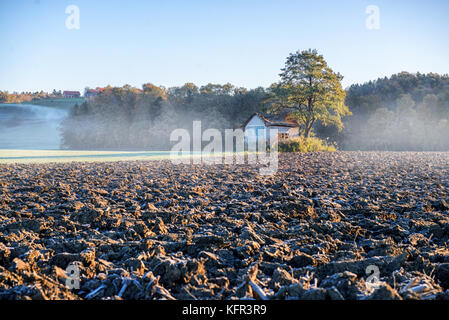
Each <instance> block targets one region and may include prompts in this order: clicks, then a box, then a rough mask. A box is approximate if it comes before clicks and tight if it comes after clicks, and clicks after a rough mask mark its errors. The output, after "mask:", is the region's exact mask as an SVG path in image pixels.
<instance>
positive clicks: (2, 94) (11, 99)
mask: <svg viewBox="0 0 449 320" xmlns="http://www.w3.org/2000/svg"><path fill="white" fill-rule="evenodd" d="M61 97H62V93H61V91H60V90H59V91H56V90H53V92H52V93H47V92H44V91H39V92H37V91H36V92H21V93H18V92H13V93H9V92H8V91H0V103H23V102H31V101H36V100H44V99H54V98H61Z"/></svg>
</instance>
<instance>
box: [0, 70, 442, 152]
mask: <svg viewBox="0 0 449 320" xmlns="http://www.w3.org/2000/svg"><path fill="white" fill-rule="evenodd" d="M271 88H272V87H270V88H262V87H260V88H256V89H251V90H248V89H245V88H239V87H235V86H233V85H231V84H229V83H228V84H225V85H219V84H208V85H205V86H201V87H197V86H196V85H194V84H192V83H186V84H185V85H183V86H181V87H173V88H164V87H160V86H155V85H152V84H144V85H143V86H142V89H143V90H139V89H138V88H134V87H131V86H129V85H125V86H123V87H110V86H109V87H106V88H105V89H104V90H103V91H102V92H101V93H100V94H99V95H98V96H97V97H95V99H92V100H89V101H85V102H84V103H82V104H80V105H76V106H75V107H73V108H72V109H71V111H70V113H69V116H68V117H67V119H66V120H65V121H64V122H63V123H62V124H61V128H60V130H61V134H62V140H63V147H64V148H71V149H162V148H167V147H170V146H171V144H172V143H171V142H170V141H169V137H170V133H171V131H172V130H173V129H176V128H186V129H190V128H191V126H192V122H193V120H202V126H203V128H202V129H203V130H205V129H207V128H217V129H225V128H238V127H240V126H241V125H242V124H243V123H244V122H245V121H246V120H247V119H248V117H249V116H250V115H251V114H253V113H254V112H264V111H266V108H267V103H266V101H267V99H268V98H269V97H270V94H271ZM36 94H37V96H39V99H42V101H45V98H46V97H52V96H53V95H57V96H59V95H58V92H56V91H55V92H53V93H52V94H45V93H43V92H41V93H36ZM5 96H8V97H9V99H10V100H11V99H12V100H14V99H15V98H17V97H22V98H23V97H24V96H26V97H29V95H28V94H17V93H14V94H9V95H6V94H5V93H3V95H1V97H5ZM35 96H36V95H35ZM37 96H36V97H37ZM27 99H28V98H27ZM2 102H6V101H5V99H3V101H2ZM22 102H23V101H22ZM25 102H26V100H25ZM345 104H346V105H347V106H348V107H349V110H350V111H351V112H352V115H350V116H346V117H344V118H343V119H342V120H343V124H344V127H343V129H342V130H341V131H338V130H337V128H336V127H335V126H327V127H324V126H323V125H322V124H321V123H320V122H317V123H316V124H315V125H314V127H313V130H312V135H314V136H317V137H319V138H321V139H323V140H326V141H329V142H333V143H335V144H336V146H337V148H338V149H340V150H397V151H400V150H411V151H433V150H435V151H448V150H449V138H448V137H449V77H448V75H439V74H436V73H429V74H422V73H416V74H412V73H407V72H402V73H399V74H395V75H392V76H391V77H389V78H387V77H385V78H379V79H377V80H375V81H370V82H367V83H364V84H356V85H352V86H351V87H349V88H347V89H346V99H345Z"/></svg>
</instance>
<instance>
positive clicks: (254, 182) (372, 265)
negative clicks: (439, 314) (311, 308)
mask: <svg viewBox="0 0 449 320" xmlns="http://www.w3.org/2000/svg"><path fill="white" fill-rule="evenodd" d="M448 190H449V153H406V152H400V153H393V152H379V153H376V152H336V153H309V154H280V155H279V169H278V171H277V173H276V174H274V175H271V176H263V175H260V174H259V167H257V166H253V165H205V164H204V165H185V164H184V165H182V164H178V165H176V164H172V163H171V162H170V161H168V160H167V161H147V162H144V161H129V162H109V163H59V164H54V163H50V164H26V165H25V164H15V165H0V299H242V298H244V299H345V300H346V299H349V300H355V299H449V290H448V289H449V248H448V244H449V241H448V237H449V194H448ZM78 275H79V276H78Z"/></svg>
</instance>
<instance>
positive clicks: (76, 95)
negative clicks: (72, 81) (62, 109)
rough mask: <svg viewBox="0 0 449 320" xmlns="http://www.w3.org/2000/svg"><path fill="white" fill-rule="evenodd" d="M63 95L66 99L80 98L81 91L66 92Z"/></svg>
mask: <svg viewBox="0 0 449 320" xmlns="http://www.w3.org/2000/svg"><path fill="white" fill-rule="evenodd" d="M62 95H63V96H64V98H79V97H80V96H81V93H80V92H79V91H64V92H63V93H62Z"/></svg>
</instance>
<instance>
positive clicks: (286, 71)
mask: <svg viewBox="0 0 449 320" xmlns="http://www.w3.org/2000/svg"><path fill="white" fill-rule="evenodd" d="M280 77H281V80H280V82H278V83H276V84H273V85H272V86H271V88H270V91H271V96H270V99H268V103H269V107H268V111H269V112H273V113H286V114H288V115H289V116H290V117H292V118H295V119H296V120H297V121H298V122H299V123H300V124H302V130H303V133H304V136H305V137H308V136H309V135H310V132H311V130H312V128H313V126H314V124H315V123H316V122H317V121H319V122H320V123H321V124H322V125H323V126H329V125H333V126H335V127H337V128H338V130H341V129H342V128H343V122H342V117H344V116H347V115H350V114H351V113H350V111H349V109H348V107H347V106H346V105H345V96H346V92H345V91H344V90H343V89H342V86H341V80H342V79H343V77H342V76H341V75H340V74H339V73H335V72H334V71H333V70H332V69H331V68H330V67H329V66H328V65H327V62H326V61H325V60H324V58H323V56H322V55H320V54H318V52H317V51H316V50H310V49H309V50H305V51H301V52H300V51H297V52H295V53H292V54H290V55H289V56H288V58H287V61H286V63H285V67H284V68H283V69H282V73H281V74H280Z"/></svg>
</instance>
